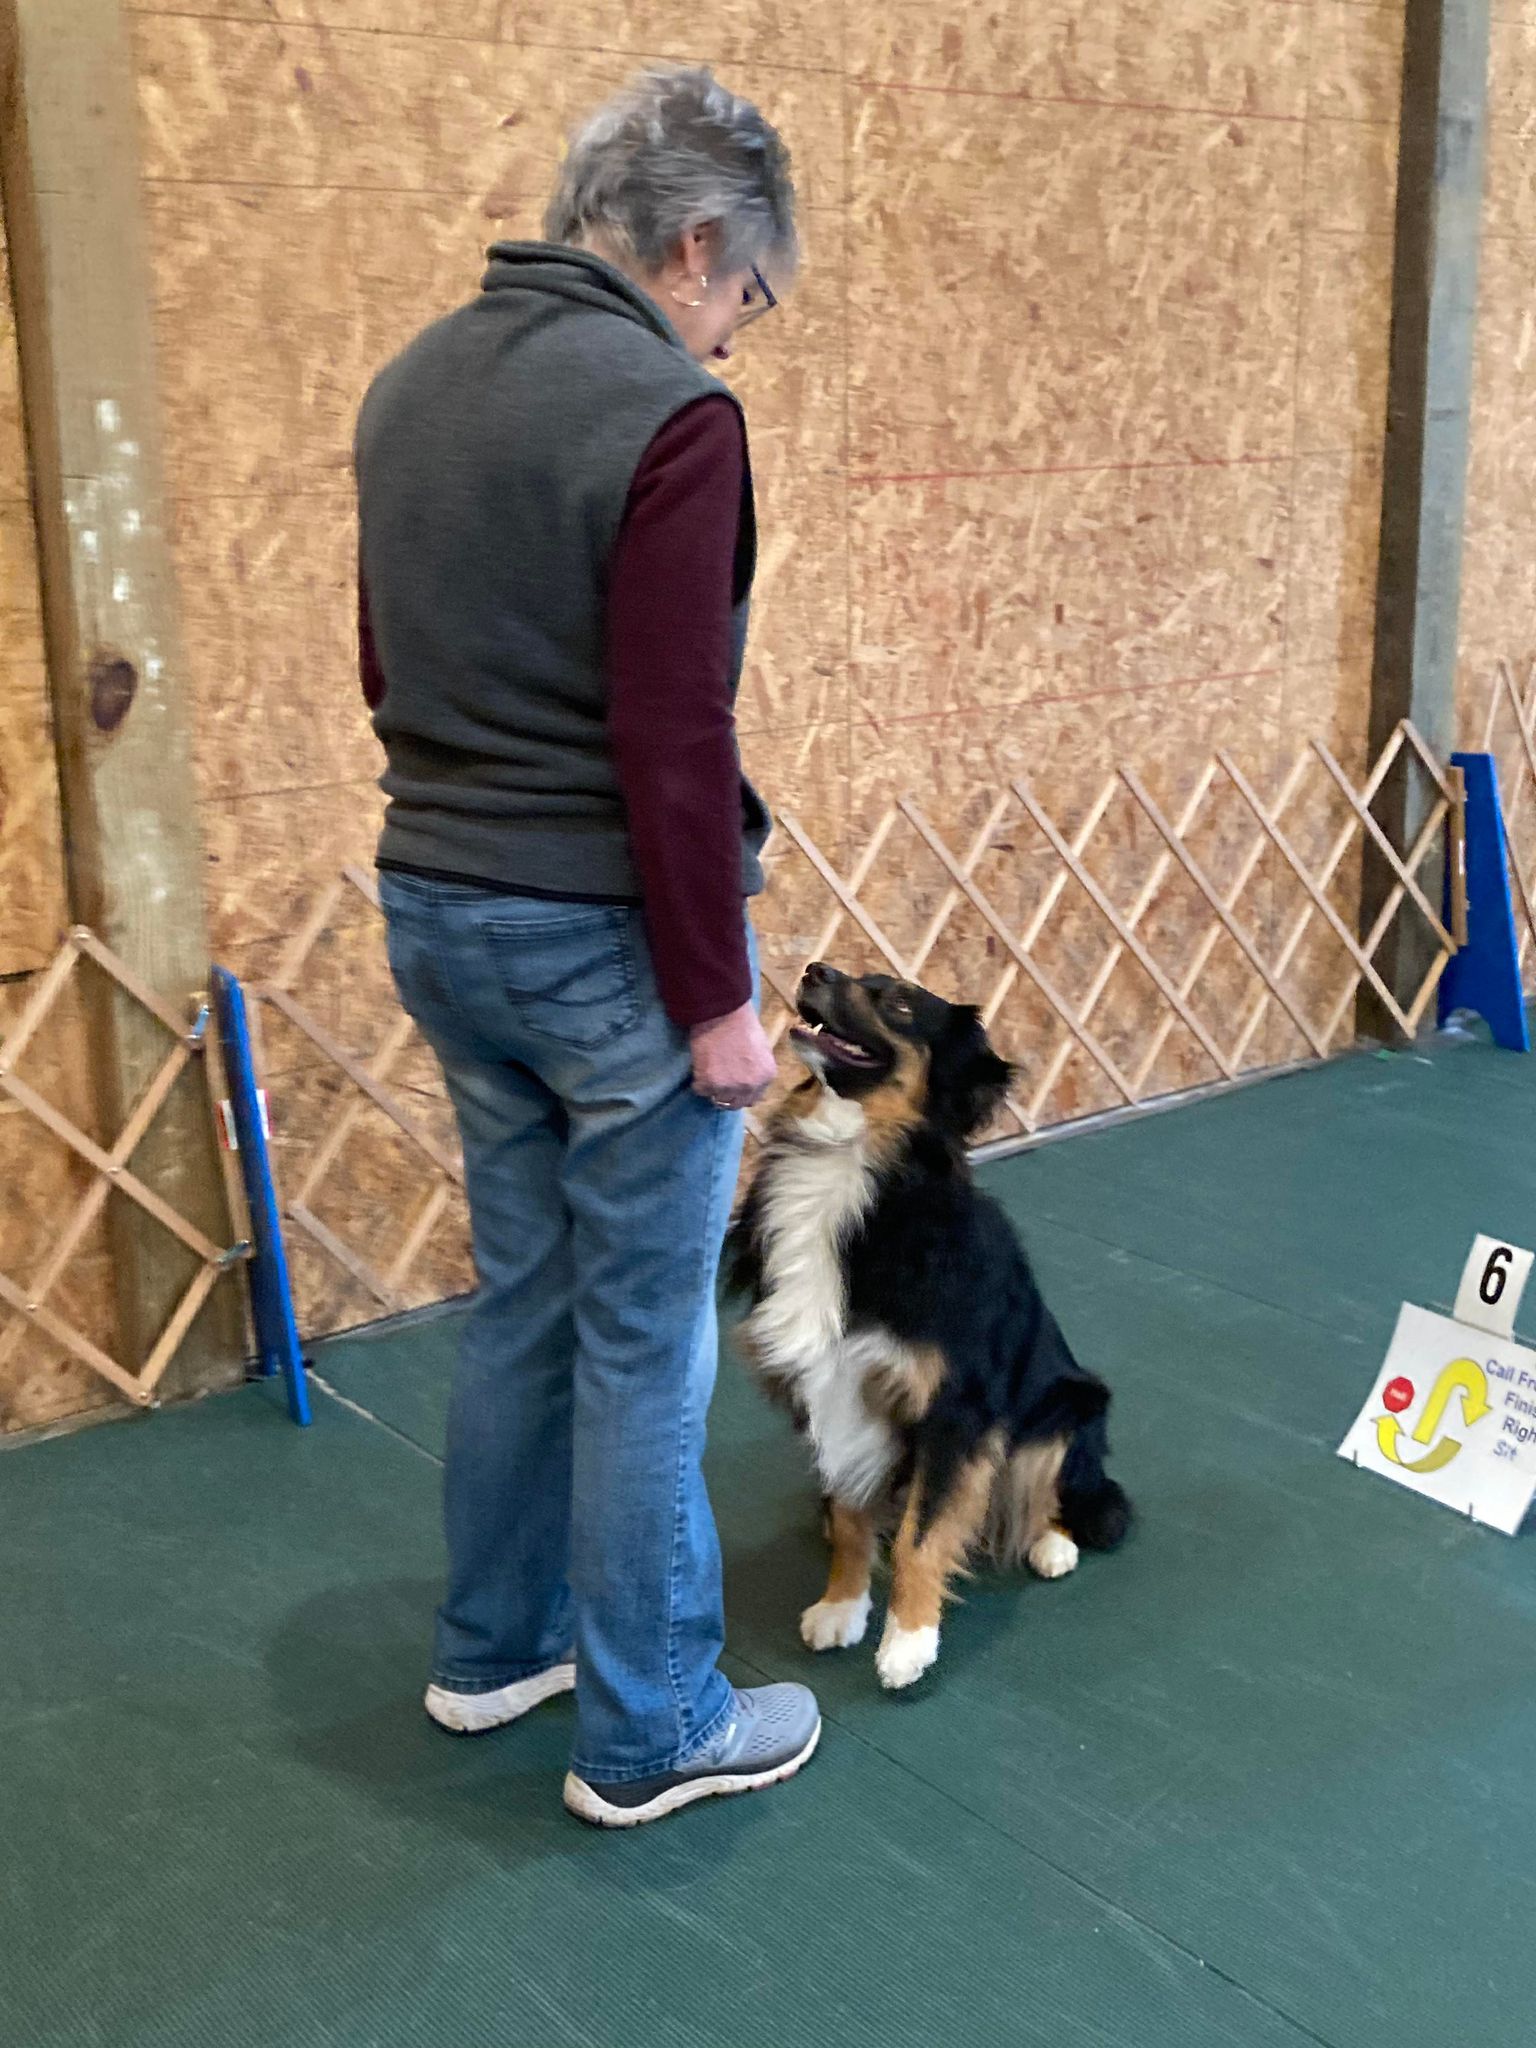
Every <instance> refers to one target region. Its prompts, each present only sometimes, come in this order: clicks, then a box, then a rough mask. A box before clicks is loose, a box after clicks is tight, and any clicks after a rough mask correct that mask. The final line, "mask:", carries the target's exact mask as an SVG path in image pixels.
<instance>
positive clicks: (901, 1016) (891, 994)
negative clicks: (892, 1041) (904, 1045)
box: [885, 988, 912, 1024]
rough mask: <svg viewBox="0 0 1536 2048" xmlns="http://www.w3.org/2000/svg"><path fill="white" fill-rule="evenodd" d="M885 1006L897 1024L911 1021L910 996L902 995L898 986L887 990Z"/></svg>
mask: <svg viewBox="0 0 1536 2048" xmlns="http://www.w3.org/2000/svg"><path fill="white" fill-rule="evenodd" d="M885 1007H886V1009H887V1010H888V1011H889V1012H890V1014H891V1016H893V1017H894V1018H895V1019H896V1022H897V1023H898V1024H910V1023H911V1021H912V998H911V997H910V996H908V995H903V993H902V991H901V990H900V989H899V988H893V989H889V990H887V992H886V998H885Z"/></svg>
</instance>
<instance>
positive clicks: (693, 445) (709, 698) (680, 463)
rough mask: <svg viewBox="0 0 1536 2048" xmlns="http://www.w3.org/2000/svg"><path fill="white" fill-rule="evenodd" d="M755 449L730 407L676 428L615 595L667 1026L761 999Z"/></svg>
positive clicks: (613, 621)
mask: <svg viewBox="0 0 1536 2048" xmlns="http://www.w3.org/2000/svg"><path fill="white" fill-rule="evenodd" d="M744 466H745V446H744V442H743V436H742V428H741V417H740V414H739V413H738V412H737V410H736V407H735V405H734V404H733V403H732V401H731V400H730V399H728V398H725V397H720V398H701V399H698V400H696V401H695V403H693V404H692V405H689V406H685V407H684V409H683V411H682V412H680V413H678V414H676V415H675V416H674V417H673V418H672V419H671V420H669V421H668V422H667V424H666V426H664V427H663V428H662V430H661V432H660V433H659V434H658V435H657V436H656V438H655V440H654V441H652V443H651V445H650V447H649V448H648V449H647V450H646V452H645V455H644V458H643V459H642V461H641V464H640V467H639V469H638V470H636V472H635V476H634V479H633V481H632V483H631V485H630V491H629V500H628V503H627V505H626V507H625V512H624V523H623V525H622V527H621V528H620V531H619V539H618V545H617V547H616V548H615V551H614V559H613V565H612V570H611V573H610V578H609V586H608V609H607V647H608V690H609V700H608V733H609V743H610V745H611V747H612V750H613V760H614V767H615V770H616V772H617V775H618V779H619V787H620V790H621V791H622V793H623V797H624V804H625V809H626V811H627V813H628V819H629V836H630V844H631V847H632V849H633V852H634V857H635V864H636V866H637V867H638V869H639V872H640V888H641V894H642V897H643V899H644V909H645V921H646V930H647V932H648V934H649V936H650V941H651V951H652V954H653V956H654V959H655V962H656V978H657V981H658V983H659V984H660V988H661V996H662V1001H663V1002H664V1003H665V1005H666V1008H667V1014H668V1015H669V1016H670V1017H671V1018H672V1021H673V1022H674V1023H675V1024H679V1025H681V1026H683V1027H684V1028H685V1029H686V1028H687V1027H688V1026H690V1025H693V1024H703V1023H707V1022H709V1021H711V1020H712V1019H714V1018H716V1017H724V1016H726V1015H728V1014H729V1013H730V1012H731V1011H732V1010H737V1009H740V1008H741V1006H742V1004H743V1003H746V1002H749V1001H750V1000H751V997H752V971H751V967H750V964H749V961H748V957H747V938H746V921H745V916H744V913H743V906H742V887H741V825H742V809H741V770H740V767H739V765H738V761H737V755H736V741H735V713H734V711H733V708H732V704H731V690H730V672H731V614H732V596H733V593H732V588H731V579H732V572H733V567H734V561H735V555H736V532H737V526H738V523H739V521H740V516H741V489H742V476H743V471H744Z"/></svg>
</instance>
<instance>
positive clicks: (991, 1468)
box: [875, 1448, 997, 1692]
mask: <svg viewBox="0 0 1536 2048" xmlns="http://www.w3.org/2000/svg"><path fill="white" fill-rule="evenodd" d="M996 1472H997V1463H996V1459H995V1458H994V1457H993V1455H992V1453H991V1450H990V1448H989V1449H988V1450H986V1451H984V1452H982V1453H981V1454H979V1455H978V1456H976V1457H974V1458H972V1459H971V1460H969V1461H968V1462H967V1463H966V1464H965V1465H963V1466H962V1467H961V1468H960V1470H959V1471H958V1472H957V1473H956V1474H955V1476H954V1479H953V1481H952V1482H951V1484H950V1485H949V1486H948V1487H947V1488H946V1489H945V1491H944V1495H943V1498H942V1499H941V1500H940V1501H939V1502H938V1503H937V1505H936V1507H935V1508H934V1510H933V1511H932V1512H931V1513H929V1512H927V1511H926V1510H925V1507H924V1494H925V1478H924V1474H923V1472H922V1471H921V1470H919V1471H918V1473H917V1475H916V1477H915V1478H914V1479H913V1482H912V1485H911V1487H910V1489H909V1491H908V1493H907V1505H906V1508H905V1511H904V1512H903V1514H902V1517H901V1527H900V1528H899V1529H898V1530H897V1531H896V1541H895V1542H894V1544H893V1545H892V1546H891V1606H890V1612H889V1613H888V1614H887V1616H886V1620H885V1633H884V1635H883V1636H882V1637H881V1639H880V1648H879V1650H878V1651H877V1653H876V1656H875V1669H876V1670H877V1671H878V1672H879V1674H880V1683H881V1684H882V1685H883V1686H885V1687H886V1688H887V1690H889V1691H892V1692H895V1691H898V1690H899V1689H900V1688H901V1687H902V1686H904V1685H911V1684H912V1683H913V1681H914V1680H915V1679H918V1678H921V1677H922V1675H923V1673H924V1672H925V1671H926V1670H927V1669H928V1667H929V1665H930V1664H932V1663H933V1661H934V1659H935V1658H936V1657H937V1656H938V1654H939V1617H940V1616H941V1615H942V1613H943V1611H944V1602H945V1601H946V1600H947V1599H948V1598H949V1585H950V1580H951V1579H952V1578H953V1577H954V1576H955V1574H956V1573H957V1572H958V1571H960V1570H961V1568H962V1567H963V1566H964V1564H965V1560H966V1555H967V1553H968V1552H969V1551H970V1549H971V1546H972V1545H973V1544H974V1543H975V1541H976V1538H977V1536H978V1535H979V1533H980V1531H981V1526H982V1523H983V1522H984V1521H985V1519H986V1513H987V1503H988V1501H989V1499H990V1498H991V1493H992V1482H993V1480H994V1478H995V1476H996Z"/></svg>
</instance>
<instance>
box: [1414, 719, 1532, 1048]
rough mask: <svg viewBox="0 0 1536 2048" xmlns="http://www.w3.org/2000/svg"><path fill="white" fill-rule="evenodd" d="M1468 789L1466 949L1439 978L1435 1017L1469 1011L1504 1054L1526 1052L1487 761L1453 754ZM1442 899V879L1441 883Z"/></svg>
mask: <svg viewBox="0 0 1536 2048" xmlns="http://www.w3.org/2000/svg"><path fill="white" fill-rule="evenodd" d="M1451 761H1452V763H1453V765H1454V766H1456V767H1457V768H1459V769H1460V770H1461V772H1462V774H1463V776H1464V777H1465V778H1466V788H1467V943H1466V944H1465V945H1464V946H1463V947H1462V949H1461V951H1460V952H1459V953H1454V954H1452V956H1451V959H1450V962H1449V964H1448V965H1447V967H1446V970H1445V972H1444V974H1443V975H1442V976H1441V977H1440V988H1439V991H1438V998H1439V999H1438V1004H1437V1015H1438V1017H1439V1020H1440V1022H1441V1023H1442V1024H1444V1023H1445V1021H1446V1019H1447V1018H1448V1017H1449V1016H1450V1015H1451V1013H1452V1012H1453V1011H1454V1010H1474V1011H1476V1013H1477V1015H1478V1016H1479V1017H1481V1018H1482V1019H1483V1020H1484V1022H1485V1023H1486V1024H1487V1026H1488V1029H1489V1030H1490V1031H1491V1032H1492V1033H1493V1042H1494V1044H1495V1045H1501V1046H1503V1047H1504V1048H1505V1050H1506V1051H1508V1052H1529V1051H1530V1049H1531V1034H1530V1027H1529V1025H1528V1024H1527V1022H1526V1015H1525V996H1524V993H1523V991H1522V990H1521V987H1520V943H1519V940H1518V938H1517V937H1516V934H1515V906H1514V903H1513V902H1512V900H1511V898H1510V893H1509V856H1508V851H1507V848H1506V846H1505V841H1504V813H1503V810H1502V808H1501V807H1500V804H1499V778H1498V771H1497V767H1496V764H1495V762H1494V758H1493V756H1492V754H1452V756H1451ZM1447 896H1449V877H1447Z"/></svg>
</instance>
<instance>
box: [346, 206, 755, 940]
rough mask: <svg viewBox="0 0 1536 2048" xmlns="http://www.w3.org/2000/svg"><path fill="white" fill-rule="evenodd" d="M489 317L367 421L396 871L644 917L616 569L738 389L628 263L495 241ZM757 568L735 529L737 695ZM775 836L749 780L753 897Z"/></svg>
mask: <svg viewBox="0 0 1536 2048" xmlns="http://www.w3.org/2000/svg"><path fill="white" fill-rule="evenodd" d="M490 255H491V267H490V269H489V270H488V271H487V273H486V277H485V282H484V287H483V289H482V291H481V293H480V296H479V297H478V298H477V299H475V300H472V301H471V302H470V304H468V305H467V306H461V307H460V308H459V310H458V311H457V312H455V313H450V314H449V315H448V317H447V318H446V319H445V320H439V321H438V322H436V324H435V325H433V326H431V327H429V328H427V329H426V331H425V332H424V333H422V334H420V335H418V336H417V338H416V339H415V340H414V341H413V342H412V343H411V344H410V346H409V347H408V348H407V349H406V350H405V351H404V352H403V354H401V355H399V356H397V357H396V358H395V360H394V361H393V362H392V363H390V364H389V365H388V366H387V367H386V368H385V369H384V370H382V371H381V372H380V374H379V376H378V377H377V378H376V379H375V381H374V383H373V385H372V387H371V388H370V390H369V392H368V395H367V397H366V398H365V400H364V401H363V407H362V412H361V414H360V416H359V419H358V427H357V441H356V465H357V486H358V508H359V521H360V531H361V549H362V573H363V578H364V582H365V584H366V587H367V591H368V602H369V612H370V617H371V621H372V626H373V636H374V643H375V646H376V648H377V650H378V655H379V663H380V666H381V668H382V670H383V673H384V676H385V679H386V682H387V689H386V692H385V695H384V699H383V702H382V703H381V704H380V705H379V706H378V707H377V708H376V710H375V712H374V729H375V730H376V732H377V733H378V736H379V738H380V740H381V741H382V742H383V744H384V750H385V754H386V756H387V761H388V767H387V771H386V773H385V775H384V777H383V789H384V792H385V795H386V796H387V797H388V799H389V805H388V809H387V812H386V814H385V823H384V831H383V837H382V839H381V841H380V845H379V857H380V859H381V860H383V861H387V862H395V863H398V864H400V865H403V866H406V867H418V868H431V869H437V870H441V871H443V872H445V873H449V874H458V875H470V876H476V877H480V878H483V879H484V880H486V881H488V882H493V883H498V884H501V885H504V886H505V887H507V888H509V889H512V890H517V889H526V890H529V891H532V892H534V893H543V894H555V895H562V894H569V895H575V896H608V897H618V898H629V899H631V900H638V898H639V894H640V886H639V879H638V877H637V875H636V872H635V868H634V864H633V861H632V859H631V856H630V849H629V835H628V831H627V829H626V824H625V817H624V805H623V801H622V798H621V796H620V793H619V788H618V782H617V779H616V777H615V775H614V772H613V766H612V762H611V760H610V758H609V754H608V748H607V744H606V736H605V720H606V712H607V694H608V693H607V684H606V680H605V675H604V666H603V634H604V610H605V593H606V588H607V576H608V565H609V562H610V560H611V558H612V554H613V548H614V542H615V540H616V538H617V535H618V531H619V526H620V522H621V520H622V518H623V515H624V507H625V501H626V499H627V498H628V495H629V487H630V483H631V480H632V479H633V477H634V474H635V471H636V469H637V468H638V466H639V463H640V459H641V457H642V456H643V454H644V453H645V450H646V448H647V447H648V446H649V444H650V442H651V441H652V439H653V438H654V437H655V435H656V434H657V433H658V432H659V431H660V429H661V428H662V427H664V426H665V425H666V423H667V421H668V420H669V419H671V418H672V416H673V415H674V414H675V413H677V412H680V411H681V410H682V408H683V407H684V406H686V405H688V404H690V403H691V402H692V401H693V400H695V399H697V398H700V397H704V396H707V395H709V394H711V393H719V392H720V391H721V390H722V389H723V388H724V387H723V386H722V385H721V384H720V383H719V382H718V381H717V380H716V379H715V378H714V377H712V376H710V374H709V373H708V372H707V371H706V370H703V369H701V368H700V367H699V365H698V364H697V363H695V362H694V361H693V360H692V359H691V358H690V357H689V356H688V354H687V352H686V351H685V349H684V348H683V345H682V342H681V340H680V339H679V337H678V335H677V333H676V330H675V329H674V328H673V327H672V325H671V323H670V322H669V321H667V320H666V319H665V318H664V317H663V316H662V314H661V313H660V312H659V311H658V310H657V308H656V307H655V306H654V305H653V304H652V302H651V301H650V300H649V299H648V298H647V297H646V296H645V295H644V294H643V293H642V292H640V291H638V290H637V289H636V288H635V287H634V286H633V285H631V284H630V283H629V282H628V281H627V280H626V279H625V278H624V277H622V276H621V275H620V273H619V272H618V271H616V270H615V269H613V268H612V266H611V265H609V264H607V263H604V262H602V261H601V260H600V259H599V258H597V257H595V256H591V255H587V254H586V253H584V252H582V251H580V250H575V249H566V248H558V247H553V246H549V245H546V244H543V243H519V242H499V243H497V245H496V246H495V247H494V248H493V249H492V250H491V252H490ZM755 560H756V525H755V522H754V518H753V505H752V485H751V478H750V475H748V477H747V478H746V481H745V483H744V487H743V492H742V504H741V518H740V524H739V527H738V530H737V546H736V570H735V588H734V591H733V600H734V604H735V621H734V623H735V634H734V655H733V659H732V669H731V674H730V677H729V678H728V681H729V684H730V689H731V693H732V696H733V697H734V695H735V692H736V688H737V685H738V683H739V681H740V676H741V662H742V654H743V650H744V647H745V642H746V623H747V603H748V596H749V593H750V589H751V582H752V572H753V568H754V565H755ZM767 836H768V814H767V812H766V811H765V809H764V808H763V805H762V803H761V801H760V800H759V798H758V796H757V794H756V792H755V791H754V790H753V789H752V787H751V785H750V784H749V783H748V782H747V781H746V780H745V778H743V781H742V864H741V879H742V892H743V894H745V895H753V894H755V893H756V892H757V891H758V890H759V889H760V888H761V887H762V881H763V877H762V869H761V867H760V865H759V861H758V855H759V853H760V852H761V850H762V847H763V844H764V841H765V840H766V838H767Z"/></svg>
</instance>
